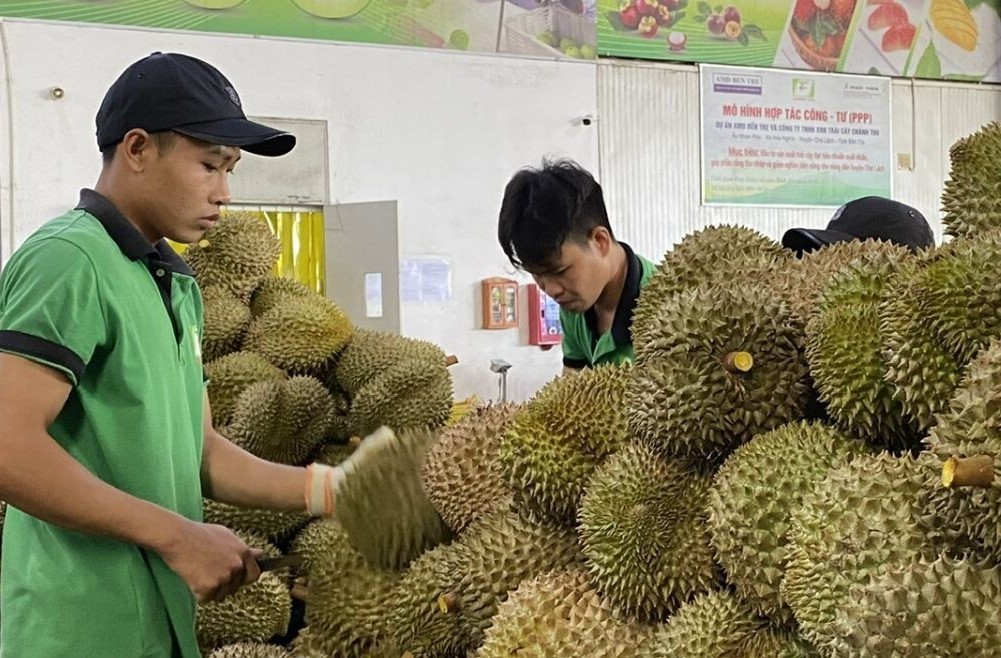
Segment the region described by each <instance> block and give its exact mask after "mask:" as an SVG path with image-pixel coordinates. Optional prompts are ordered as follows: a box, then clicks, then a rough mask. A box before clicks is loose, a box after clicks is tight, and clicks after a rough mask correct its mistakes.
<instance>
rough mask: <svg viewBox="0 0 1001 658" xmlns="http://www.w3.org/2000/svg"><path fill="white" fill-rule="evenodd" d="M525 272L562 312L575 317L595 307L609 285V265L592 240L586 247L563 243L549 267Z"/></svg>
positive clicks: (571, 242)
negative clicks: (569, 313) (571, 313)
mask: <svg viewBox="0 0 1001 658" xmlns="http://www.w3.org/2000/svg"><path fill="white" fill-rule="evenodd" d="M526 270H527V271H528V273H529V274H531V275H532V278H534V279H535V283H536V284H538V286H539V288H541V289H542V290H543V292H545V293H546V294H547V295H549V296H550V297H552V298H553V299H554V300H556V302H557V303H558V304H559V305H560V308H562V309H563V310H565V311H571V312H573V313H583V312H584V311H586V310H587V309H589V308H591V307H592V306H594V303H595V302H596V301H598V297H599V296H600V295H601V291H602V290H604V288H605V285H606V284H607V283H608V277H607V273H606V265H605V262H604V259H603V258H602V254H601V250H600V249H599V248H598V247H597V246H596V245H595V241H594V239H593V238H592V239H590V240H588V241H587V242H586V243H583V244H582V243H578V242H574V241H567V242H564V243H563V246H562V248H561V249H560V253H559V255H558V256H557V257H556V258H554V259H553V261H552V262H551V263H550V264H549V265H547V266H543V267H539V268H534V267H526Z"/></svg>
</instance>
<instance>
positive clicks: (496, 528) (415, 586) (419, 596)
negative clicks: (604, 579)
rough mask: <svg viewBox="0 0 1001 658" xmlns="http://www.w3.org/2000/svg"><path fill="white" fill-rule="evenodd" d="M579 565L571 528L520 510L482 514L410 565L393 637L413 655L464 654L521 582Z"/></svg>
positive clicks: (392, 620)
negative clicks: (452, 539) (540, 520)
mask: <svg viewBox="0 0 1001 658" xmlns="http://www.w3.org/2000/svg"><path fill="white" fill-rule="evenodd" d="M579 561H580V551H579V549H578V546H577V540H576V537H575V536H574V533H573V532H572V531H571V530H569V529H566V528H560V527H556V526H550V525H547V524H542V523H538V522H535V521H530V520H527V519H525V518H523V517H521V516H519V515H518V514H516V513H513V512H499V513H494V514H492V515H490V516H485V517H482V518H480V519H477V520H476V521H474V522H473V523H472V524H471V525H470V526H469V527H468V528H467V529H466V530H465V532H464V533H463V534H462V535H461V536H460V537H459V539H458V540H457V541H456V542H454V543H453V544H450V545H447V546H439V547H438V548H436V549H435V550H433V551H431V552H429V553H425V554H424V555H423V556H421V557H420V558H419V559H418V560H417V561H415V562H414V563H413V565H411V568H410V570H409V571H408V572H407V573H406V574H405V575H404V577H403V578H402V579H401V580H400V582H399V583H398V585H397V586H396V588H395V590H394V593H393V595H392V598H393V599H394V601H395V605H394V607H393V609H392V611H391V612H390V615H389V619H388V622H387V623H388V627H389V630H390V635H391V637H392V638H393V639H394V641H395V642H396V644H397V646H399V648H400V649H401V650H403V651H410V652H411V653H412V654H413V655H414V658H432V657H433V658H447V657H453V656H454V657H456V658H458V657H462V656H465V655H466V653H467V652H468V651H471V650H473V649H475V648H476V647H478V646H480V644H481V643H482V642H483V634H484V632H485V631H486V629H487V628H488V627H489V626H490V623H491V618H492V617H493V616H494V614H495V613H496V612H497V606H498V605H499V604H501V603H502V602H503V601H505V600H506V599H507V595H508V593H509V592H511V591H513V590H515V589H516V588H517V587H518V586H519V585H520V584H521V582H522V581H524V580H527V579H529V578H532V577H535V576H538V575H539V574H542V573H544V572H546V571H551V570H553V569H560V568H563V567H567V566H570V565H571V564H574V563H578V562H579Z"/></svg>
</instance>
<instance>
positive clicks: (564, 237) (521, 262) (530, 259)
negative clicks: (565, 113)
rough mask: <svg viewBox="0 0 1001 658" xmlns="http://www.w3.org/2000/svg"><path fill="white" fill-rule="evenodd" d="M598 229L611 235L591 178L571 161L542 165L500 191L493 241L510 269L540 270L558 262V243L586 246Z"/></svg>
mask: <svg viewBox="0 0 1001 658" xmlns="http://www.w3.org/2000/svg"><path fill="white" fill-rule="evenodd" d="M598 226H603V227H605V228H606V229H608V233H609V235H612V227H611V226H609V224H608V212H607V211H606V210H605V200H604V198H603V197H602V194H601V186H600V185H598V183H597V181H595V180H594V177H593V176H591V174H590V173H588V172H587V171H586V170H585V169H583V168H582V167H581V166H580V165H578V164H577V163H576V162H573V161H572V160H555V161H550V160H543V161H542V166H541V167H540V168H538V169H536V168H534V167H526V168H525V169H522V170H521V171H519V172H518V173H517V174H515V175H514V177H513V178H511V180H510V181H509V182H508V184H507V187H505V188H504V201H503V202H502V203H501V210H500V222H499V223H498V225H497V238H498V239H499V240H500V244H501V247H502V248H503V249H504V253H505V254H507V257H508V260H510V261H511V264H512V265H514V266H515V267H517V268H519V269H520V268H524V267H530V268H541V267H546V266H548V265H550V264H551V263H552V262H553V261H554V260H555V259H557V258H558V257H559V253H560V249H561V248H562V247H563V244H564V243H566V242H576V243H577V244H587V240H588V238H589V237H590V236H591V231H592V230H593V229H595V228H596V227H598ZM614 237H615V236H614V235H612V238H613V239H614Z"/></svg>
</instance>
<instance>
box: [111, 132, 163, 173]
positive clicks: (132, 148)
mask: <svg viewBox="0 0 1001 658" xmlns="http://www.w3.org/2000/svg"><path fill="white" fill-rule="evenodd" d="M117 148H118V153H117V154H116V155H117V157H119V158H121V159H122V162H123V163H124V164H125V166H126V167H128V168H129V169H130V170H132V171H134V172H136V173H141V172H142V171H143V170H144V169H145V168H146V166H147V165H148V164H149V161H150V158H152V157H153V156H154V155H155V153H156V151H157V149H156V144H154V143H153V140H152V138H151V137H150V136H149V133H148V132H146V131H145V130H143V129H142V128H133V129H132V130H130V131H129V132H127V133H125V137H124V138H122V141H121V143H120V144H119V145H118V146H117Z"/></svg>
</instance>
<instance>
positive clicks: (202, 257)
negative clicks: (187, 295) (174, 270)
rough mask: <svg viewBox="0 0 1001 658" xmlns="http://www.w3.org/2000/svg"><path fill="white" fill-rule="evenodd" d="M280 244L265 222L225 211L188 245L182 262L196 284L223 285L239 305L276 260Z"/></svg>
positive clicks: (246, 298) (242, 214) (247, 298)
mask: <svg viewBox="0 0 1001 658" xmlns="http://www.w3.org/2000/svg"><path fill="white" fill-rule="evenodd" d="M280 253H281V241H280V240H279V239H278V238H277V237H276V236H275V235H274V233H272V232H271V228H270V227H269V226H268V224H267V222H265V221H264V220H263V219H261V218H259V217H257V216H256V215H253V214H250V213H240V212H227V213H225V214H223V215H222V218H221V219H220V221H219V223H218V224H216V225H215V226H213V227H212V228H210V229H209V230H207V231H205V234H204V235H203V236H202V239H201V240H199V241H198V242H197V243H196V244H192V245H189V246H188V248H187V250H185V252H184V260H186V261H187V262H188V265H190V266H191V269H192V270H194V272H195V276H196V278H197V279H198V283H199V285H201V286H202V287H204V286H210V285H222V286H225V287H226V288H228V289H229V291H230V292H231V293H233V294H234V295H236V297H237V298H239V299H240V300H241V301H242V302H244V303H246V302H249V301H250V293H251V292H252V291H253V290H254V288H256V287H257V284H258V283H259V282H260V281H261V279H263V278H264V277H265V276H267V274H268V272H270V271H271V270H272V268H273V267H274V266H275V263H276V262H277V261H278V255H279V254H280Z"/></svg>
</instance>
